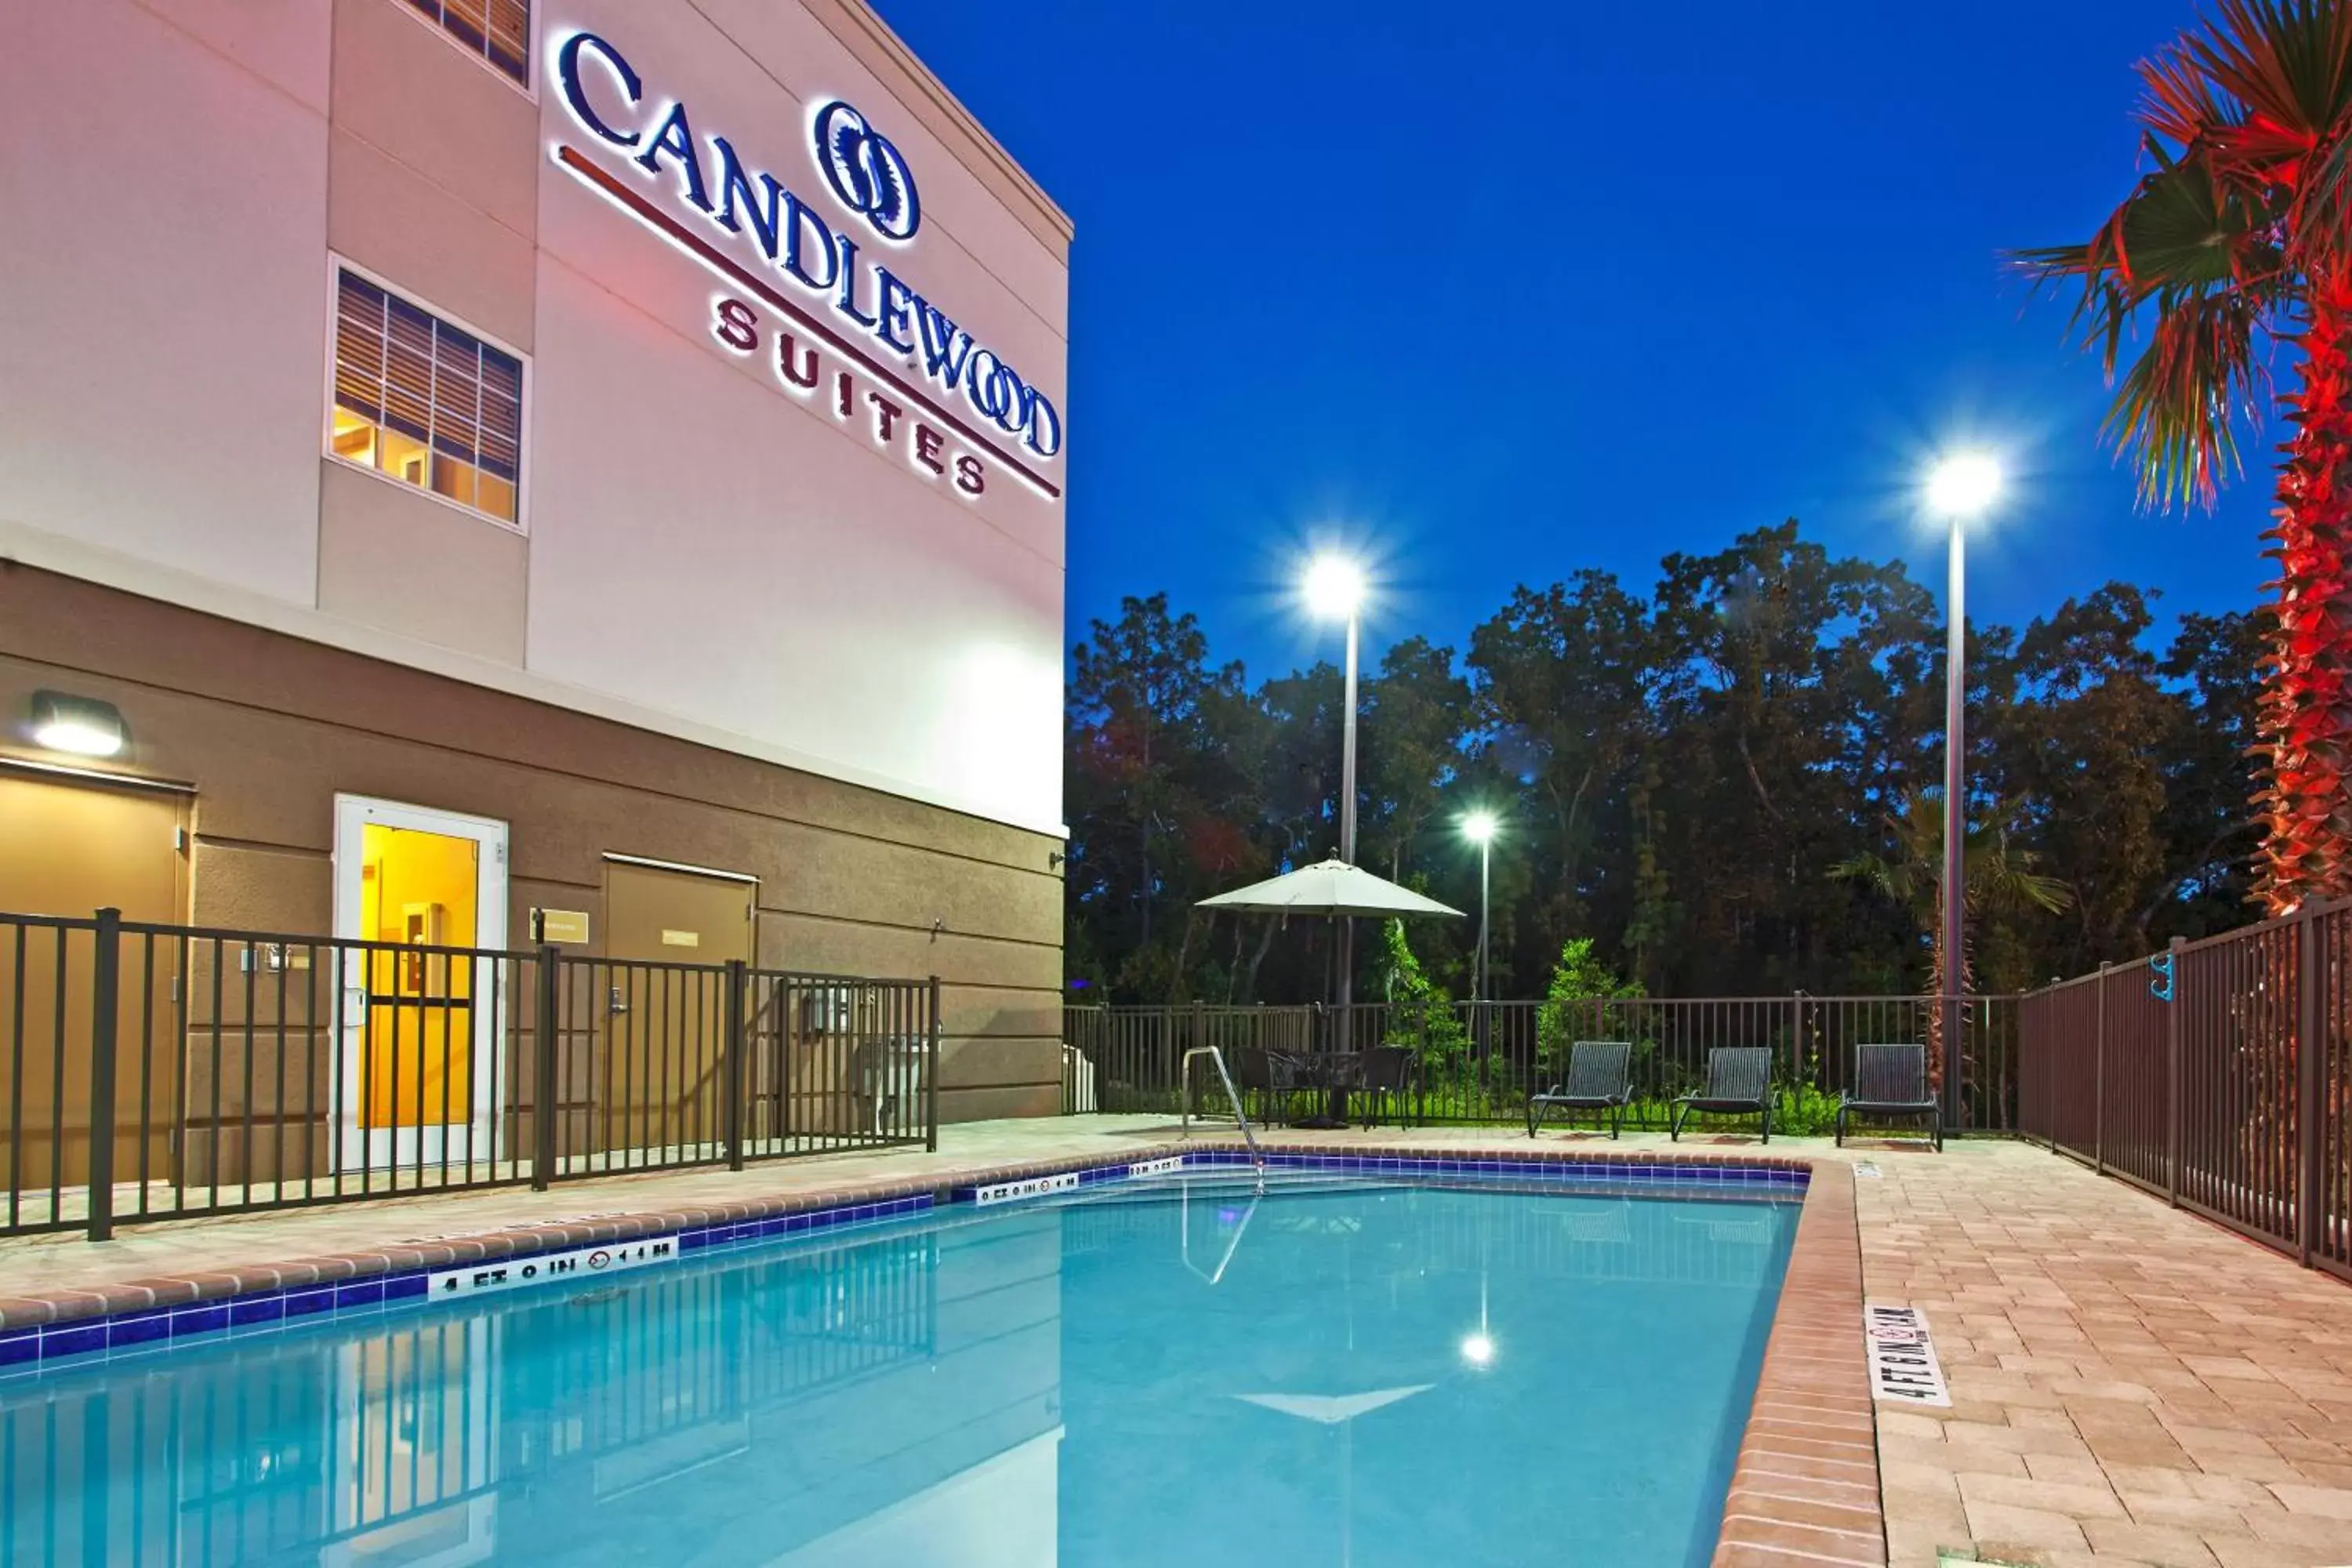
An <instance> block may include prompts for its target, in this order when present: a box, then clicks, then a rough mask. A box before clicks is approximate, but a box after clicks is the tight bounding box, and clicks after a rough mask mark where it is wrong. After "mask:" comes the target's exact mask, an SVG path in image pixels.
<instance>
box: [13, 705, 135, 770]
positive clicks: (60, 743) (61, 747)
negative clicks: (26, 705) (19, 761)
mask: <svg viewBox="0 0 2352 1568" xmlns="http://www.w3.org/2000/svg"><path fill="white" fill-rule="evenodd" d="M33 743H34V744H35V745H37V746H39V747H41V748H42V749H43V750H44V751H50V752H72V753H73V754H74V755H75V756H78V757H110V756H112V755H114V754H115V753H116V752H120V751H121V750H122V712H121V710H120V709H118V708H116V707H115V705H114V704H113V703H111V702H100V701H99V700H97V699H96V698H93V697H68V696H67V695H66V694H65V693H64V692H62V691H36V692H34V693H33Z"/></svg>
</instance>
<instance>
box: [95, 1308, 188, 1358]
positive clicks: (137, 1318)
mask: <svg viewBox="0 0 2352 1568" xmlns="http://www.w3.org/2000/svg"><path fill="white" fill-rule="evenodd" d="M104 1321H105V1324H106V1348H107V1349H109V1350H116V1349H128V1348H129V1347H131V1346H132V1345H139V1344H146V1343H149V1342H152V1341H155V1340H164V1339H169V1338H171V1335H172V1314H171V1313H169V1312H132V1313H129V1314H127V1315H125V1316H123V1317H120V1318H108V1319H106V1320H104Z"/></svg>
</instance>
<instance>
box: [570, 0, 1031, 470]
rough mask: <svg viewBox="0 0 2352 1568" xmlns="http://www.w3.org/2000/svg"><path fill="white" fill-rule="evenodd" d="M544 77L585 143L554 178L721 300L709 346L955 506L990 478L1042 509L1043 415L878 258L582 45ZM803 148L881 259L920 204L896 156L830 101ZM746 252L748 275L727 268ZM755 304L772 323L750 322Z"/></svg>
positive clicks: (994, 357)
mask: <svg viewBox="0 0 2352 1568" xmlns="http://www.w3.org/2000/svg"><path fill="white" fill-rule="evenodd" d="M549 69H550V71H551V75H552V77H553V85H554V88H555V90H556V91H557V93H558V94H559V95H560V96H561V98H562V102H563V105H564V107H565V109H566V110H567V111H568V112H569V114H570V116H571V118H572V122H573V123H574V124H576V125H577V126H578V127H579V128H580V130H581V131H582V132H584V133H585V135H586V137H587V138H588V139H589V142H590V146H589V147H588V148H582V147H575V146H572V145H570V144H568V143H566V144H561V145H559V146H557V147H556V148H555V150H554V156H555V161H556V163H558V164H559V165H561V166H562V168H563V169H565V170H566V171H567V172H568V173H570V174H572V175H573V176H574V177H575V178H578V179H579V180H581V181H582V182H583V184H587V185H588V186H590V187H591V188H592V189H593V190H595V191H597V192H598V193H599V194H600V195H604V196H605V197H606V198H608V199H609V200H611V201H612V202H614V205H618V206H620V207H621V208H622V209H623V210H624V211H626V212H628V213H629V214H630V215H631V216H634V217H635V218H637V219H638V220H639V221H640V222H642V223H645V224H646V226H649V227H651V228H653V229H655V230H656V231H657V232H659V233H661V234H663V235H664V236H665V237H667V238H669V239H671V240H672V241H673V242H675V243H676V244H677V245H678V247H680V248H682V249H684V250H686V251H687V252H688V254H689V255H692V256H694V257H695V258H697V259H698V260H700V261H701V262H703V263H704V264H705V265H706V266H708V267H709V268H710V269H711V270H713V271H714V272H716V273H718V274H719V277H720V278H721V279H725V280H726V281H727V282H729V283H730V284H732V285H734V286H735V289H736V292H734V293H732V294H729V295H722V296H721V297H719V299H717V300H713V302H712V307H711V310H712V317H711V323H710V330H711V332H712V334H713V336H714V337H716V338H717V339H718V341H719V342H720V343H721V344H723V345H724V346H725V347H726V348H728V349H729V350H730V351H732V352H734V353H741V354H755V353H770V352H772V353H773V355H774V361H773V363H774V368H775V373H776V376H777V378H778V380H779V381H780V382H781V383H782V385H783V387H784V389H785V390H786V391H788V392H791V393H793V394H794V395H797V396H799V397H801V398H803V400H805V401H812V402H814V401H815V400H817V399H820V398H821V399H823V401H824V405H825V406H826V407H827V408H828V409H829V410H830V412H831V413H832V415H833V416H834V417H835V418H836V419H839V420H842V421H845V422H852V423H856V424H860V425H863V426H866V429H867V432H868V434H869V435H870V436H871V437H872V438H873V439H874V440H875V441H876V442H877V443H878V444H879V445H881V446H883V447H889V448H891V449H893V450H896V451H899V452H902V453H903V454H904V455H905V456H906V458H907V459H908V462H909V464H911V465H912V466H914V467H915V468H918V469H919V470H920V471H923V472H926V473H928V474H929V475H931V476H934V477H937V478H939V479H941V480H943V481H946V482H951V483H952V484H953V485H954V487H955V489H957V490H958V491H960V492H961V493H962V494H963V495H965V496H967V497H971V496H977V495H980V494H982V493H983V491H984V490H985V489H986V487H987V482H988V478H989V473H990V470H991V469H996V470H1000V471H1003V472H1005V473H1009V474H1011V475H1013V477H1015V478H1017V479H1021V480H1023V481H1024V482H1025V483H1027V484H1029V485H1030V486H1032V487H1033V488H1034V489H1037V490H1038V491H1039V492H1040V493H1042V494H1044V495H1045V496H1046V497H1047V498H1049V499H1055V498H1058V497H1059V496H1060V494H1061V487H1060V486H1059V484H1058V483H1057V482H1055V479H1053V478H1051V477H1050V476H1049V475H1048V474H1047V473H1046V472H1045V471H1043V470H1042V468H1041V465H1042V464H1044V463H1047V462H1050V461H1051V460H1053V459H1054V458H1057V457H1058V456H1059V454H1060V452H1061V449H1062V416H1061V413H1060V411H1059V410H1057V409H1056V408H1055V406H1054V404H1053V402H1052V400H1051V399H1049V398H1047V397H1046V396H1045V394H1044V393H1043V392H1041V391H1039V390H1038V389H1037V388H1036V387H1035V386H1034V385H1033V384H1031V383H1030V382H1029V380H1028V379H1027V378H1026V377H1025V376H1024V375H1023V374H1021V373H1020V371H1019V370H1018V369H1017V368H1015V367H1014V366H1013V364H1012V363H1010V362H1008V361H1007V360H1006V359H1005V357H1004V356H1003V354H1002V353H999V352H997V351H996V350H995V349H993V348H992V347H990V346H989V345H988V344H986V343H983V342H980V341H979V340H978V339H977V338H975V337H974V336H973V335H972V333H971V331H970V330H969V329H967V328H964V327H962V326H960V325H958V324H957V322H956V321H955V319H954V318H953V317H952V316H950V315H949V314H948V312H947V310H944V309H943V308H942V307H941V306H940V305H939V304H938V303H937V302H935V301H933V300H930V299H929V298H927V297H926V296H925V295H923V294H922V293H921V292H919V290H918V289H915V288H914V287H913V286H912V285H910V284H909V283H908V282H907V281H906V279H903V278H901V277H900V276H899V275H898V272H897V271H896V270H895V269H893V268H892V267H891V266H890V264H889V262H888V260H887V258H885V257H887V251H886V253H885V257H868V256H866V254H865V253H864V250H863V248H862V247H861V246H860V243H859V240H858V239H857V237H855V236H853V235H852V234H850V233H849V232H848V230H847V228H846V227H845V226H835V224H833V223H829V222H827V221H826V219H825V217H824V215H823V214H822V213H820V212H819V211H817V210H816V209H815V208H814V207H812V206H811V205H809V204H808V203H807V202H806V201H804V200H803V199H802V198H801V197H800V196H799V195H796V194H795V193H794V192H793V190H792V189H791V187H789V186H788V185H786V184H783V183H782V181H780V180H778V179H777V178H776V177H775V175H774V174H771V173H770V172H768V171H767V170H765V169H763V168H761V167H758V166H757V165H756V164H754V163H751V162H748V161H747V160H746V157H745V155H744V154H743V153H741V152H740V151H739V150H738V148H737V146H736V144H735V143H734V142H730V140H729V139H728V138H727V137H726V136H724V135H721V134H717V133H711V134H708V135H703V136H698V133H697V131H696V129H695V126H694V123H693V121H692V119H691V116H690V112H689V110H688V105H687V103H686V101H685V100H683V99H679V98H675V97H665V96H663V95H662V94H661V93H660V92H658V91H657V90H655V89H654V88H652V87H650V86H649V85H648V84H647V82H646V79H645V78H644V77H643V76H642V75H641V74H640V73H639V72H638V70H637V69H636V68H635V66H634V65H632V64H631V63H630V61H629V59H628V58H627V57H626V56H625V55H624V54H623V53H622V52H621V51H620V49H619V48H618V47H615V46H614V44H613V43H611V42H610V41H609V40H607V39H605V38H604V37H600V36H599V35H597V34H594V33H590V32H575V33H572V34H571V35H569V36H568V37H564V38H563V39H562V42H561V43H560V44H559V45H558V46H557V47H555V48H554V49H553V50H552V51H551V55H550V67H549ZM808 142H809V145H810V148H811V151H812V153H813V155H814V170H815V173H816V174H817V175H818V176H819V177H820V178H821V179H823V181H824V184H825V185H826V186H827V187H828V188H829V189H830V190H831V191H832V193H833V194H834V195H835V197H836V198H837V199H838V200H839V201H840V202H841V204H842V205H844V206H845V207H846V208H848V209H849V210H850V212H852V213H853V214H855V215H856V217H857V218H858V219H859V220H861V221H862V222H863V223H864V225H865V226H866V230H867V231H870V238H871V239H872V241H874V242H875V243H876V244H877V246H878V247H894V248H895V247H904V246H906V245H908V244H910V243H911V242H912V241H913V240H914V237H915V236H916V234H917V232H918V231H919V229H920V227H921V225H922V199H921V195H920V193H919V189H918V187H917V184H916V182H915V174H914V171H913V169H912V168H911V167H910V166H909V165H908V163H907V160H906V157H905V155H904V154H902V153H900V152H899V151H898V146H897V144H896V143H894V142H891V141H890V139H889V138H888V137H887V136H886V135H885V134H883V133H882V132H880V131H878V130H877V129H876V128H875V127H874V126H873V125H872V124H871V123H870V122H869V121H867V120H866V117H865V115H864V114H863V113H861V112H860V111H859V110H857V109H856V107H854V106H853V105H851V104H849V103H847V102H845V101H843V100H838V99H836V100H832V101H829V102H825V103H823V104H820V105H819V106H817V108H816V109H815V110H814V112H813V113H811V114H810V115H809V116H808ZM592 151H593V153H595V154H596V155H593V156H592V155H591V154H592ZM616 154H626V156H625V157H618V156H616ZM702 231H715V236H714V234H713V233H710V232H702ZM747 247H748V249H749V250H750V251H751V252H752V253H754V254H756V256H757V258H758V259H759V261H760V263H761V266H760V267H758V268H753V267H749V266H746V265H745V264H744V262H743V261H742V260H741V259H740V258H739V256H738V254H737V253H738V252H740V251H741V250H743V249H745V248H747ZM785 285H788V286H789V288H790V291H789V292H788V291H787V289H786V288H785V287H783V286H785ZM755 301H756V303H755ZM812 301H813V302H814V304H815V306H816V307H817V308H815V309H812V308H811V303H810V302H812ZM761 304H764V305H765V306H766V307H767V308H768V310H767V312H766V313H765V314H766V315H769V316H774V317H781V318H782V322H783V323H784V324H772V322H771V321H768V320H766V319H765V317H764V316H763V313H762V311H761V310H760V309H759V306H760V305H761Z"/></svg>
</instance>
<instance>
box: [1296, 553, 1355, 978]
mask: <svg viewBox="0 0 2352 1568" xmlns="http://www.w3.org/2000/svg"><path fill="white" fill-rule="evenodd" d="M1363 607H1364V573H1363V569H1362V568H1361V567H1360V566H1358V565H1357V564H1356V563H1354V562H1352V561H1349V560H1348V559H1346V558H1345V557H1343V556H1338V555H1319V556H1318V557H1316V558H1315V560H1314V561H1313V562H1312V563H1309V564H1308V566H1307V609H1308V610H1309V611H1311V612H1312V613H1313V614H1314V615H1315V616H1316V617H1317V618H1318V619H1319V620H1327V621H1328V620H1344V621H1346V622H1347V624H1348V679H1347V690H1346V694H1345V695H1344V696H1343V697H1342V699H1341V707H1340V721H1339V858H1340V859H1342V860H1345V861H1346V862H1347V863H1348V864H1349V865H1350V866H1352V865H1354V864H1355V863H1356V643H1357V638H1358V632H1359V625H1360V621H1361V619H1362V612H1363ZM1355 935H1356V927H1355V921H1352V920H1345V919H1343V920H1342V921H1340V922H1339V1016H1340V1017H1342V1018H1343V1019H1344V1018H1346V1017H1347V1016H1348V1008H1349V1005H1351V1004H1352V1003H1353V1002H1354V1001H1355V994H1356V972H1355V958H1356V955H1355V946H1356V942H1355Z"/></svg>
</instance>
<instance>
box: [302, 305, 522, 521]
mask: <svg viewBox="0 0 2352 1568" xmlns="http://www.w3.org/2000/svg"><path fill="white" fill-rule="evenodd" d="M335 402H336V403H337V404H338V405H340V406H341V407H343V408H347V409H349V410H350V411H351V412H352V413H353V414H356V415H358V416H361V417H362V418H363V419H368V420H371V421H373V422H374V423H375V424H378V425H382V426H385V427H387V428H389V429H393V430H397V431H399V432H400V433H401V434H402V435H404V436H406V437H409V438H410V439H412V440H415V441H422V442H424V443H425V445H427V446H429V447H432V448H433V450H435V451H436V452H439V453H442V454H443V455H445V456H446V457H451V458H458V459H460V460H462V461H464V462H467V463H471V464H473V465H474V466H475V467H477V468H480V469H482V470H483V471H484V472H485V473H489V474H494V475H496V476H498V477H499V479H505V480H506V481H508V482H509V484H511V483H514V482H515V481H516V479H518V477H519V474H520V468H521V465H522V362H521V361H520V360H518V359H516V358H515V357H514V356H513V355H512V354H509V353H502V352H501V351H499V350H498V349H494V348H492V347H490V345H489V344H488V343H486V342H482V341H481V340H480V339H479V338H477V337H475V336H474V335H473V334H472V333H470V332H467V331H463V330H461V329H459V328H457V327H453V326H451V325H450V324H449V323H448V322H446V321H442V320H441V319H440V318H439V317H437V316H435V315H433V314H431V313H430V312H429V311H426V310H420V309H419V308H418V307H416V306H415V305H412V304H410V303H409V302H408V301H407V300H403V299H400V298H398V297H396V296H394V295H393V294H391V293H389V292H387V291H386V290H384V289H380V288H378V287H376V285H374V284H373V283H371V282H369V281H368V280H367V279H364V278H362V277H360V276H358V275H357V274H355V273H352V272H344V273H343V274H342V275H341V280H340V283H339V285H338V288H337V299H336V307H335Z"/></svg>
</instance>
